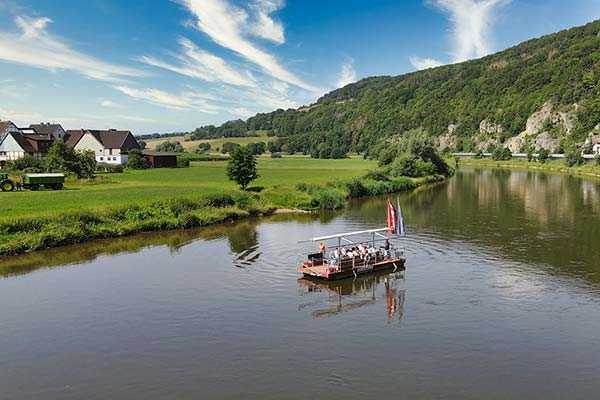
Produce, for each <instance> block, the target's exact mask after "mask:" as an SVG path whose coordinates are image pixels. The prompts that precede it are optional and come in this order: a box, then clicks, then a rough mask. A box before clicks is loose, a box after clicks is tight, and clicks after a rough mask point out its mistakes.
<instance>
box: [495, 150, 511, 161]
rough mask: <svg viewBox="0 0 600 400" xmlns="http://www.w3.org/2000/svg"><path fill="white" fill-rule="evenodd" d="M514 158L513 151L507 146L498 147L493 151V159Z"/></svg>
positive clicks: (505, 159)
mask: <svg viewBox="0 0 600 400" xmlns="http://www.w3.org/2000/svg"><path fill="white" fill-rule="evenodd" d="M511 158H512V153H511V152H510V150H509V149H508V148H506V147H496V149H495V150H494V152H493V153H492V159H494V160H495V161H507V160H510V159H511Z"/></svg>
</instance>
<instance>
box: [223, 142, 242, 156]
mask: <svg viewBox="0 0 600 400" xmlns="http://www.w3.org/2000/svg"><path fill="white" fill-rule="evenodd" d="M240 147H242V146H240V145H239V144H237V143H233V142H225V143H223V146H222V147H221V153H223V154H231V153H233V152H234V151H235V150H237V149H239V148H240Z"/></svg>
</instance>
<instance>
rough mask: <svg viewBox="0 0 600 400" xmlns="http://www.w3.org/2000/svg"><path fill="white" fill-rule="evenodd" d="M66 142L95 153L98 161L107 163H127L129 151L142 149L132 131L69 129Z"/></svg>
mask: <svg viewBox="0 0 600 400" xmlns="http://www.w3.org/2000/svg"><path fill="white" fill-rule="evenodd" d="M64 140H65V143H66V144H67V146H69V147H72V148H73V149H75V150H79V151H90V152H93V153H94V156H95V158H96V161H97V162H99V163H107V164H126V163H127V158H128V156H127V155H128V153H129V151H130V150H132V149H140V145H139V143H138V142H137V140H136V139H135V137H134V136H133V134H132V133H131V132H130V131H118V130H116V129H110V130H104V131H99V130H91V129H81V130H75V131H71V130H69V131H67V134H66V136H65V139H64Z"/></svg>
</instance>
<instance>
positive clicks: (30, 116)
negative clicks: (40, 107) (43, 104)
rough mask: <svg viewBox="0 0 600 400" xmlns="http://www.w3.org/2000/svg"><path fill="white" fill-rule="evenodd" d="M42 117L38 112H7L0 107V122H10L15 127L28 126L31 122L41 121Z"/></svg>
mask: <svg viewBox="0 0 600 400" xmlns="http://www.w3.org/2000/svg"><path fill="white" fill-rule="evenodd" d="M42 120H44V119H43V118H42V115H41V114H40V113H38V112H32V111H20V110H8V109H5V108H2V107H0V121H12V122H13V123H14V124H16V125H17V126H29V124H31V121H42Z"/></svg>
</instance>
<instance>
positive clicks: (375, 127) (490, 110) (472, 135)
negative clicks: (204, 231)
mask: <svg viewBox="0 0 600 400" xmlns="http://www.w3.org/2000/svg"><path fill="white" fill-rule="evenodd" d="M599 80H600V21H596V22H593V23H590V24H588V25H586V26H583V27H577V28H573V29H569V30H565V31H561V32H559V33H556V34H552V35H548V36H544V37H541V38H539V39H533V40H530V41H527V42H525V43H522V44H520V45H518V46H515V47H513V48H510V49H507V50H504V51H501V52H499V53H496V54H493V55H490V56H487V57H485V58H482V59H478V60H474V61H468V62H464V63H461V64H455V65H448V66H442V67H438V68H434V69H429V70H425V71H419V72H414V73H410V74H406V75H402V76H396V77H389V76H382V77H373V78H367V79H363V80H361V81H359V82H356V83H354V84H350V85H348V86H346V87H343V88H341V89H338V90H335V91H333V92H331V93H329V94H327V95H325V96H323V97H322V98H320V99H319V100H318V101H317V102H316V103H315V104H312V105H310V106H306V107H302V108H299V109H297V110H277V111H274V112H272V113H267V114H258V115H256V116H254V117H252V118H249V119H248V120H247V121H246V122H245V124H243V123H242V124H239V122H238V121H236V122H238V124H237V125H238V126H241V127H242V128H241V130H247V131H253V130H268V131H271V132H273V134H275V135H277V136H280V137H282V138H285V139H282V142H283V143H285V145H286V147H287V149H288V150H291V151H302V152H306V153H311V154H313V155H314V156H318V157H337V156H340V155H341V154H342V153H345V152H347V151H358V152H363V153H364V152H370V153H373V149H376V148H378V147H379V148H381V147H380V146H381V145H382V143H383V142H385V140H388V139H389V138H392V137H396V136H397V135H402V134H403V133H404V132H406V131H409V130H411V129H416V128H422V129H423V130H424V131H426V132H427V133H428V134H430V135H431V136H434V137H436V140H437V142H438V143H439V144H440V145H441V146H442V147H451V148H454V149H458V150H471V149H475V148H477V147H479V148H481V147H483V146H489V145H490V144H492V145H495V144H501V143H502V144H505V145H510V146H511V148H512V149H513V150H517V147H522V146H525V145H534V146H537V147H552V146H554V147H556V148H557V149H552V150H560V148H563V147H564V146H566V145H573V144H574V143H580V142H583V141H584V140H585V138H586V137H587V136H588V134H590V132H592V131H593V130H594V128H595V127H596V129H600V128H598V127H597V125H598V124H599V123H600V88H599ZM226 126H228V127H231V124H228V125H226ZM599 134H600V132H599ZM378 144H379V146H377V145H378ZM340 150H341V151H340Z"/></svg>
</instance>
